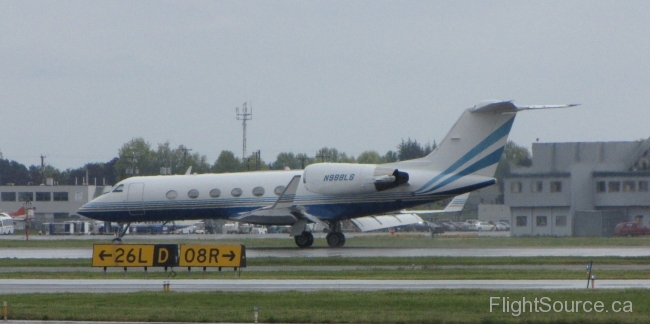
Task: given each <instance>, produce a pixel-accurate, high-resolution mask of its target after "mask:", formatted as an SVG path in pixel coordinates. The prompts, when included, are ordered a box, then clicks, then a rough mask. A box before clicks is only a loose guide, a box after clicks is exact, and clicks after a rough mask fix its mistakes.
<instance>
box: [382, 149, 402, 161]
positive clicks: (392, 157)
mask: <svg viewBox="0 0 650 324" xmlns="http://www.w3.org/2000/svg"><path fill="white" fill-rule="evenodd" d="M384 161H386V163H393V162H397V161H399V156H398V155H397V153H396V152H395V151H392V150H391V151H388V152H386V154H385V155H384Z"/></svg>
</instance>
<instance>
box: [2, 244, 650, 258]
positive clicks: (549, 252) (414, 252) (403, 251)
mask: <svg viewBox="0 0 650 324" xmlns="http://www.w3.org/2000/svg"><path fill="white" fill-rule="evenodd" d="M427 256H431V257H446V256H452V257H544V256H557V257H605V256H619V257H648V256H650V249H649V248H647V247H632V246H624V247H553V248H546V247H507V248H478V249H477V248H435V249H434V248H346V247H344V248H338V249H332V248H309V249H299V248H278V249H246V257H247V258H267V257H272V258H328V257H349V258H363V257H427ZM2 258H15V259H52V258H56V259H85V258H88V259H90V258H92V248H51V249H50V248H0V259H2Z"/></svg>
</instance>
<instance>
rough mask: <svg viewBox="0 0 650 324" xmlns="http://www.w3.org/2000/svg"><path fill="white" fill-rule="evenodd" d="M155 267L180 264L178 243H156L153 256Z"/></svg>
mask: <svg viewBox="0 0 650 324" xmlns="http://www.w3.org/2000/svg"><path fill="white" fill-rule="evenodd" d="M153 266H154V267H176V266H178V245H177V244H156V246H155V249H154V257H153Z"/></svg>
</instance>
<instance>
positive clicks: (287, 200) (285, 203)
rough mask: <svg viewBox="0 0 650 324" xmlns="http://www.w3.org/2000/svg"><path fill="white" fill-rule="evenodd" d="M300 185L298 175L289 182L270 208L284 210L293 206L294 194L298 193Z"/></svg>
mask: <svg viewBox="0 0 650 324" xmlns="http://www.w3.org/2000/svg"><path fill="white" fill-rule="evenodd" d="M299 184H300V175H295V176H293V178H292V179H291V181H289V184H288V185H287V187H286V188H284V191H283V192H282V194H281V195H280V197H278V200H277V201H276V202H275V204H274V205H273V207H271V208H286V207H291V205H293V200H294V199H295V198H296V192H297V191H298V185H299Z"/></svg>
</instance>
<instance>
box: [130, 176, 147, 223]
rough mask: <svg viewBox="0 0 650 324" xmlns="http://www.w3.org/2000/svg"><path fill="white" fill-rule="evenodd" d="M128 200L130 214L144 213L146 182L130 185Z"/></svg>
mask: <svg viewBox="0 0 650 324" xmlns="http://www.w3.org/2000/svg"><path fill="white" fill-rule="evenodd" d="M127 202H128V206H129V214H130V215H144V183H142V182H137V183H132V184H130V185H129V191H128V193H127Z"/></svg>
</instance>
